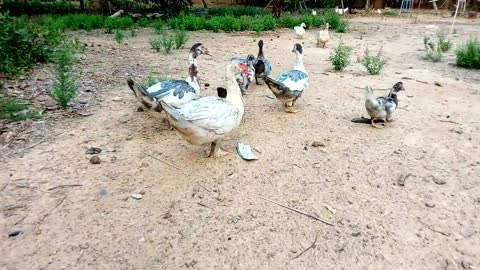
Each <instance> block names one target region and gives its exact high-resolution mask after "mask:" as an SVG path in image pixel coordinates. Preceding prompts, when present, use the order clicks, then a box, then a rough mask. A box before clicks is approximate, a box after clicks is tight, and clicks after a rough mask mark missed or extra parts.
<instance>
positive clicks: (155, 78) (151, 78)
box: [144, 74, 169, 88]
mask: <svg viewBox="0 0 480 270" xmlns="http://www.w3.org/2000/svg"><path fill="white" fill-rule="evenodd" d="M168 79H169V78H168V77H167V76H162V75H160V76H157V75H154V74H150V75H148V78H147V82H145V84H144V85H145V87H147V88H148V87H150V86H152V85H154V84H157V83H159V82H162V81H166V80H168Z"/></svg>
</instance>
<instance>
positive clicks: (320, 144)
mask: <svg viewBox="0 0 480 270" xmlns="http://www.w3.org/2000/svg"><path fill="white" fill-rule="evenodd" d="M312 147H325V144H324V143H323V142H319V141H313V142H312Z"/></svg>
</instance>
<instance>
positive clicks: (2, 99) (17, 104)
mask: <svg viewBox="0 0 480 270" xmlns="http://www.w3.org/2000/svg"><path fill="white" fill-rule="evenodd" d="M38 117H40V114H39V113H37V112H35V111H33V110H32V109H31V108H30V106H29V104H28V103H25V102H22V101H20V100H18V99H15V98H11V97H6V96H2V95H0V119H7V120H13V121H22V120H26V119H30V118H38Z"/></svg>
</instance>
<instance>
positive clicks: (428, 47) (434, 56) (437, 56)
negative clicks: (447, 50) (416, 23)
mask: <svg viewBox="0 0 480 270" xmlns="http://www.w3.org/2000/svg"><path fill="white" fill-rule="evenodd" d="M423 44H424V45H425V51H426V53H427V54H426V58H427V59H429V60H432V61H433V62H440V61H441V60H442V50H441V49H440V46H439V45H438V44H435V43H434V42H433V41H432V39H431V38H429V37H424V38H423Z"/></svg>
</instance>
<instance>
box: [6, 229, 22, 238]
mask: <svg viewBox="0 0 480 270" xmlns="http://www.w3.org/2000/svg"><path fill="white" fill-rule="evenodd" d="M21 233H22V231H21V230H13V231H10V232H8V237H15V236H18V235H20V234H21Z"/></svg>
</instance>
